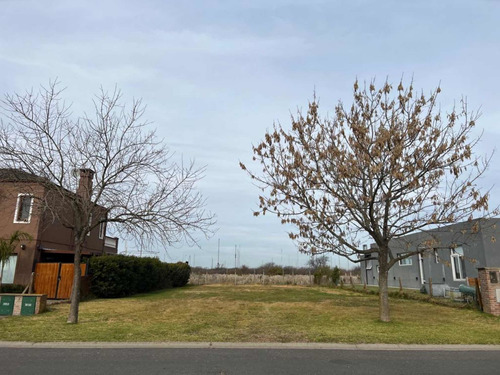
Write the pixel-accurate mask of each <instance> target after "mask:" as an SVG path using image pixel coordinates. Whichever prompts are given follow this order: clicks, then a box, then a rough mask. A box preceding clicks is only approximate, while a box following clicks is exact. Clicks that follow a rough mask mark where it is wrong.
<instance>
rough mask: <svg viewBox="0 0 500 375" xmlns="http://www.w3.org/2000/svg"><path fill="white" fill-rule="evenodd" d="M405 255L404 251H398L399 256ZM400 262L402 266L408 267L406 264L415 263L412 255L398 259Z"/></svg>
mask: <svg viewBox="0 0 500 375" xmlns="http://www.w3.org/2000/svg"><path fill="white" fill-rule="evenodd" d="M401 255H403V254H402V253H397V254H396V256H397V257H399V256H401ZM398 264H399V265H400V266H401V267H406V266H412V265H413V260H412V259H411V256H409V257H407V258H404V259H400V260H399V261H398Z"/></svg>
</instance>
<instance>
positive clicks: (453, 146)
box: [241, 81, 489, 321]
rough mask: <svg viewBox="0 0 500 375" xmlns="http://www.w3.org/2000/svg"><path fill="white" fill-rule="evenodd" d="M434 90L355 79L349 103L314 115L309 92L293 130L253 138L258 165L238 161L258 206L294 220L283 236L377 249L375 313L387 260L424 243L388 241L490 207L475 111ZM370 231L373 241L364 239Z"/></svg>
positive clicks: (354, 257) (305, 244) (313, 249)
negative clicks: (255, 189) (446, 103)
mask: <svg viewBox="0 0 500 375" xmlns="http://www.w3.org/2000/svg"><path fill="white" fill-rule="evenodd" d="M439 92H440V88H439V87H438V88H437V89H436V90H434V91H432V92H431V93H430V94H429V95H428V96H426V95H424V94H423V93H417V92H416V91H415V89H414V88H413V84H412V83H410V84H409V85H408V86H407V87H404V86H403V82H402V81H401V82H400V83H399V85H398V86H397V88H393V86H392V85H391V84H390V83H388V82H385V83H384V84H383V85H382V87H381V88H376V87H375V84H374V82H371V83H370V84H368V85H366V84H365V87H364V88H360V87H359V85H358V82H357V81H356V82H355V84H354V100H353V103H352V105H349V106H347V107H346V106H344V105H343V103H342V102H339V104H338V105H337V106H336V107H335V114H334V116H333V117H327V118H321V117H320V114H319V112H318V108H319V103H318V101H317V100H316V98H314V100H313V101H312V102H311V103H310V104H309V109H308V111H307V114H306V115H303V114H301V113H300V111H299V113H298V114H297V115H296V116H292V119H291V122H292V128H291V129H290V130H288V129H285V128H283V127H282V126H281V125H279V124H278V125H275V126H274V128H273V130H272V131H268V132H267V133H266V135H265V139H264V140H263V141H262V142H261V143H260V144H259V145H257V146H256V147H253V152H254V160H257V161H258V162H259V163H260V164H261V167H262V173H253V172H251V171H248V170H247V168H246V166H245V165H243V164H241V167H242V168H243V169H244V170H247V171H248V173H249V174H250V176H251V177H252V178H253V179H254V180H255V181H257V184H258V185H259V186H260V187H261V188H262V191H263V194H262V195H261V196H260V197H259V202H260V210H259V211H258V212H256V213H255V215H259V214H260V213H262V214H265V213H266V212H271V213H273V214H276V215H277V216H278V217H280V218H281V222H282V223H283V224H291V225H292V226H294V227H296V230H295V231H293V232H292V233H290V237H291V238H292V239H295V240H297V241H298V244H299V249H300V250H301V251H304V252H309V253H312V254H317V253H323V252H333V253H336V254H338V255H341V256H344V257H346V258H348V259H349V260H350V261H351V262H355V263H357V262H360V261H361V259H360V257H363V256H374V257H376V258H378V262H379V267H380V272H379V290H380V301H379V302H380V320H382V321H389V320H390V316H389V303H388V289H387V275H388V271H389V269H390V268H391V267H392V266H393V265H394V264H396V263H397V262H398V261H399V260H401V259H404V258H406V257H409V256H412V255H414V254H416V253H418V252H420V251H422V249H417V250H415V251H408V252H406V253H404V254H394V253H393V252H392V251H391V248H390V242H391V241H393V240H395V239H399V238H401V237H403V236H405V235H407V234H409V233H412V232H415V231H418V230H425V229H432V228H439V227H440V226H442V225H445V224H449V223H453V222H456V221H460V220H465V219H472V217H473V216H472V215H473V213H474V212H476V211H479V213H480V214H484V213H485V212H486V211H487V210H488V193H486V194H483V193H481V192H480V189H479V188H478V186H477V182H478V178H479V177H480V176H481V175H482V174H483V172H484V171H485V169H486V167H487V164H488V161H489V159H484V160H483V159H481V158H479V157H477V156H475V155H474V154H473V148H474V146H475V145H476V144H477V142H478V138H474V137H473V133H472V131H473V129H474V126H475V123H476V120H477V118H478V113H477V112H470V111H469V110H468V108H467V103H466V101H464V100H462V101H461V102H460V106H459V108H453V109H452V110H451V112H450V113H448V114H446V115H445V116H443V115H442V114H441V111H440V109H439V108H438V106H437V102H436V100H437V96H438V94H439ZM367 239H370V240H372V241H373V242H374V243H375V244H376V246H373V247H372V246H370V247H368V248H363V247H362V242H363V241H366V240H367Z"/></svg>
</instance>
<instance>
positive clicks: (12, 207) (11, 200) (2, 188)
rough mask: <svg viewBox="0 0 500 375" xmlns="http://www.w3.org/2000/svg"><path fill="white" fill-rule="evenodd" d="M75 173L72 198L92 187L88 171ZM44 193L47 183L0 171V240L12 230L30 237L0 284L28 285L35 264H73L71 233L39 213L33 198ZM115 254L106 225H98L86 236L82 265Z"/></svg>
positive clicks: (115, 241)
mask: <svg viewBox="0 0 500 375" xmlns="http://www.w3.org/2000/svg"><path fill="white" fill-rule="evenodd" d="M79 173H80V178H79V186H78V189H77V192H76V193H69V192H68V193H69V195H70V196H71V195H73V196H74V197H75V198H76V197H78V195H81V194H82V192H84V191H89V190H90V189H89V184H91V183H92V176H93V172H92V171H90V170H88V169H80V170H79ZM46 193H47V180H45V179H43V178H41V177H38V176H35V175H33V174H30V173H27V172H24V171H22V170H15V169H0V238H8V237H9V236H10V235H11V234H12V233H13V232H14V231H16V230H19V231H22V232H26V233H29V234H30V235H31V236H32V237H33V240H32V241H23V242H22V243H20V244H19V245H18V246H17V248H16V249H15V252H14V253H13V254H12V256H11V257H10V260H9V262H8V263H7V264H6V265H5V267H4V274H3V277H2V283H3V284H9V283H13V284H21V285H26V284H28V283H29V280H30V277H31V273H32V272H33V271H34V269H35V266H36V264H37V263H72V262H73V258H74V246H73V244H74V233H73V230H72V229H70V228H68V227H66V226H64V225H63V224H62V223H60V222H58V221H57V220H56V219H54V216H53V215H51V214H50V212H48V211H49V210H43V209H41V207H40V205H39V204H38V202H37V199H36V197H43V196H45V195H46ZM98 207H99V206H98ZM100 208H101V209H102V210H101V211H102V212H103V214H105V212H106V210H105V209H104V208H103V207H100ZM96 219H97V218H96ZM117 250H118V238H115V237H108V236H106V223H101V224H100V225H99V226H98V227H95V228H94V229H92V231H91V232H90V233H89V235H88V236H87V239H86V241H85V244H84V247H83V249H82V261H83V262H84V261H85V259H86V258H89V257H90V256H93V255H102V254H116V253H117Z"/></svg>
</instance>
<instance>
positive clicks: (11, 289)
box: [0, 284, 26, 293]
mask: <svg viewBox="0 0 500 375" xmlns="http://www.w3.org/2000/svg"><path fill="white" fill-rule="evenodd" d="M24 288H26V287H25V286H24V285H18V284H2V289H1V290H0V293H22V292H23V291H24Z"/></svg>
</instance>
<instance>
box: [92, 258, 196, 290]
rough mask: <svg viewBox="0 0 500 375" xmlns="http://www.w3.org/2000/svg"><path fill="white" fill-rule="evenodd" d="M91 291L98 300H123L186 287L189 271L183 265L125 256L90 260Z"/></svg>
mask: <svg viewBox="0 0 500 375" xmlns="http://www.w3.org/2000/svg"><path fill="white" fill-rule="evenodd" d="M90 274H91V280H92V281H91V291H92V293H93V294H95V295H96V296H98V297H104V298H113V297H125V296H130V295H133V294H137V293H145V292H150V291H153V290H158V289H165V288H171V287H180V286H184V285H186V284H187V282H188V280H189V276H190V274H191V268H190V267H189V265H188V264H185V263H163V262H161V261H160V260H159V259H156V258H139V257H134V256H125V255H109V256H101V257H94V258H92V259H91V260H90Z"/></svg>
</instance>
